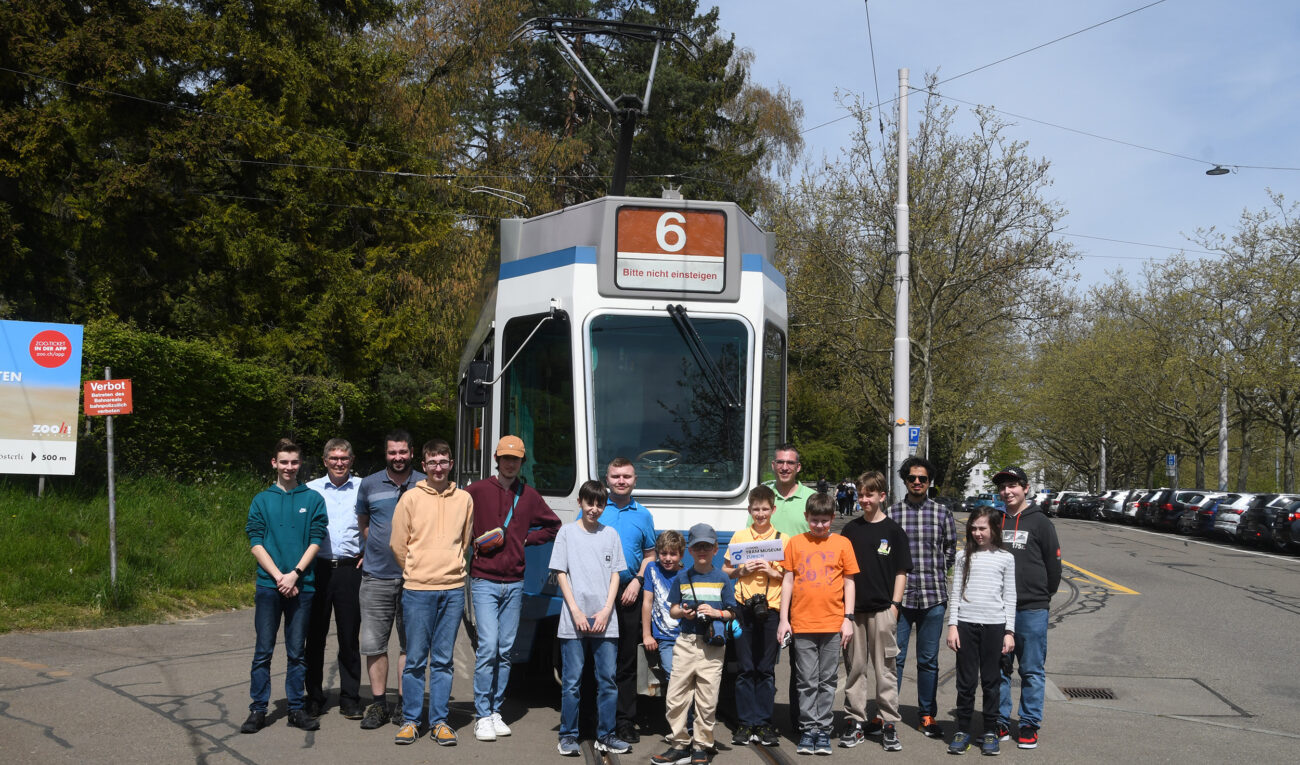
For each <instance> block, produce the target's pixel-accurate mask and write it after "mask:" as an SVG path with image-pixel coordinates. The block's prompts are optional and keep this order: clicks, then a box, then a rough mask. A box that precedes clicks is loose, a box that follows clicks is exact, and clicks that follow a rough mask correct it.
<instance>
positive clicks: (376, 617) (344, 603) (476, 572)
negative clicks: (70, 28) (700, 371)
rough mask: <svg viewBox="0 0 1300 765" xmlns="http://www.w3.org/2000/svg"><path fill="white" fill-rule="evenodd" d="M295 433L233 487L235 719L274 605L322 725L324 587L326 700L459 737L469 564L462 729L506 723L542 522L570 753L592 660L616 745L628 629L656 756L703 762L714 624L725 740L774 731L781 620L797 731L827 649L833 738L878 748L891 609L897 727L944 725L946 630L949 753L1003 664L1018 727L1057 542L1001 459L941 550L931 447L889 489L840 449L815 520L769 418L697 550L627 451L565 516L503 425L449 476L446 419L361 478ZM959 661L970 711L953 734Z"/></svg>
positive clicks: (1003, 716)
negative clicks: (950, 661)
mask: <svg viewBox="0 0 1300 765" xmlns="http://www.w3.org/2000/svg"><path fill="white" fill-rule="evenodd" d="M299 452H300V450H299V449H298V447H297V446H295V445H294V444H292V443H289V442H287V441H285V442H281V444H280V445H279V446H278V447H277V451H276V455H275V458H274V459H273V462H272V466H273V468H274V469H275V471H276V483H275V484H274V485H273V486H271V487H269V488H268V489H266V490H265V491H263V492H261V493H260V494H259V495H258V496H257V497H256V498H255V499H254V501H253V503H252V506H251V507H250V510H249V520H248V526H247V532H248V536H249V541H250V544H251V546H252V553H253V556H254V558H255V559H256V560H257V563H258V587H257V597H256V611H255V625H256V630H257V644H256V649H255V654H254V660H253V666H252V672H251V682H250V692H251V696H252V704H250V714H249V717H248V720H247V721H245V723H244V725H243V727H242V728H241V730H242V731H243V732H245V733H253V732H256V731H257V730H258V729H260V728H261V727H262V726H263V725H264V724H265V718H266V709H267V701H268V697H269V666H270V659H271V651H272V649H273V647H274V641H275V632H276V630H277V628H278V623H279V621H280V620H281V618H282V617H283V621H284V624H285V628H284V629H285V644H286V645H285V648H286V653H287V654H288V659H289V670H288V673H287V676H286V681H285V682H286V695H287V697H288V707H289V715H288V724H289V725H291V726H296V727H300V728H304V729H307V730H314V729H316V728H317V727H318V723H317V721H316V719H315V718H316V717H317V716H318V715H319V714H320V712H321V711H322V709H323V706H324V703H325V695H324V693H323V690H322V688H321V678H322V674H323V672H322V666H323V658H324V641H325V636H326V635H327V634H328V631H329V624H330V614H331V611H332V612H333V614H334V619H335V625H336V627H337V633H338V645H339V655H338V663H339V678H340V701H339V706H340V712H341V713H342V714H343V715H344V716H345V717H348V718H350V719H360V720H361V727H362V728H377V727H379V726H381V725H383V724H385V723H386V722H388V721H389V719H390V718H392V720H393V722H396V723H397V724H399V725H400V728H399V730H398V733H397V735H396V742H397V743H399V744H403V743H411V742H413V741H415V740H416V738H418V737H419V736H420V735H421V734H422V733H423V732H425V731H428V733H429V735H430V737H431V738H432V739H433V740H434V741H436V742H437V743H439V744H441V745H453V744H455V743H456V732H455V730H454V729H453V728H452V727H451V726H450V725H449V724H448V722H447V712H448V700H449V695H450V690H451V680H452V646H453V645H454V643H455V639H456V632H457V629H458V626H459V623H460V619H461V615H462V612H463V608H464V597H465V595H464V593H465V589H466V588H465V584H466V582H468V584H469V588H468V589H469V593H470V597H471V599H472V604H473V608H474V615H475V624H476V627H477V632H478V645H477V648H476V661H475V672H474V706H475V723H474V735H475V738H477V739H479V740H482V741H491V740H494V739H495V738H496V737H498V736H507V735H509V734H510V729H509V727H508V726H507V725H506V723H505V722H504V721H503V720H502V718H501V713H500V710H501V702H502V696H503V693H504V689H505V685H506V682H507V681H508V679H509V672H510V657H509V655H510V650H511V648H512V647H513V644H514V638H515V633H516V628H517V626H518V623H519V614H520V603H521V597H522V579H523V573H524V547H525V546H526V545H534V544H543V543H547V542H551V541H552V540H554V546H553V548H552V551H551V557H550V563H549V567H550V569H551V570H552V572H553V573H554V574H555V578H556V582H557V585H558V588H559V591H560V593H561V595H562V597H563V601H564V607H563V608H562V609H561V615H560V621H559V625H558V630H557V638H558V640H559V643H560V653H561V656H562V661H563V667H562V678H561V712H560V725H559V743H558V744H557V748H558V750H559V752H560V753H561V754H562V755H566V756H576V755H577V754H578V753H579V746H578V735H579V731H578V728H579V726H578V717H579V711H578V710H579V705H580V694H581V688H582V682H581V680H582V674H583V671H584V669H585V668H586V666H587V665H588V664H590V667H591V670H592V672H593V674H594V677H595V688H596V698H595V708H596V711H597V715H596V716H597V725H596V746H597V747H598V748H601V749H604V750H606V751H610V752H613V753H622V752H626V751H628V750H629V748H630V746H631V744H633V743H636V742H637V741H638V740H639V739H640V735H639V733H638V730H637V727H636V719H637V687H636V684H637V658H638V652H639V651H640V650H642V647H644V650H645V652H646V657H647V660H648V662H649V663H650V664H651V665H652V666H656V667H657V671H658V672H659V673H660V676H661V678H662V680H663V682H664V687H665V688H666V691H665V713H666V717H667V723H668V727H669V728H670V733H669V735H668V737H667V738H668V741H669V746H668V749H667V750H666V751H664V752H662V753H660V754H656V755H654V756H653V757H652V758H651V759H652V761H653V762H655V763H657V764H658V765H670V764H671V765H685V763H691V765H706V764H707V763H708V762H709V760H710V758H711V755H712V753H713V751H714V749H715V746H714V744H715V742H714V727H715V724H716V711H717V700H718V696H719V692H720V689H721V683H722V668H723V658H724V656H725V643H726V641H728V640H731V641H732V642H734V646H735V657H736V660H737V663H738V665H739V672H738V675H737V677H736V694H735V695H736V712H737V718H738V724H737V726H736V729H735V731H734V733H733V736H732V743H733V744H735V745H744V744H748V743H750V742H761V743H763V744H766V745H776V744H777V743H778V742H779V737H778V735H777V733H776V728H775V724H776V721H775V719H774V706H775V693H776V683H775V667H776V664H777V663H778V659H779V656H780V653H781V649H782V647H783V646H789V649H790V684H789V687H790V699H789V701H790V704H789V709H790V712H791V722H792V724H793V726H794V727H795V730H796V732H797V737H798V743H797V746H796V751H797V752H798V753H800V754H830V753H831V748H830V739H831V724H832V720H833V702H834V696H835V688H836V680H837V673H838V666H839V662H840V660H841V658H842V659H843V662H844V665H845V671H846V685H845V710H844V711H845V720H846V727H845V728H844V729H843V730H842V731H841V734H840V736H839V745H840V746H841V747H846V748H851V747H854V746H857V745H858V744H860V743H862V742H864V741H865V740H866V739H867V738H869V737H871V738H877V737H878V738H879V740H880V743H881V746H882V747H883V748H884V749H885V750H886V751H898V750H900V749H901V748H902V742H901V740H900V738H899V735H898V726H899V725H900V724H901V722H902V718H901V715H900V713H899V692H900V688H901V682H902V676H903V669H904V665H905V662H906V657H907V652H908V647H909V644H910V643H911V637H912V634H913V633H915V634H916V662H917V672H916V675H917V706H918V712H919V720H918V728H919V729H920V731H921V732H922V733H923V734H924V735H925V736H928V737H932V738H943V737H944V731H943V728H942V726H941V725H939V723H938V722H937V721H936V717H937V701H936V694H937V685H938V652H939V644H940V642H941V641H944V642H946V643H947V645H948V646H949V648H951V649H952V650H954V651H955V652H956V653H957V683H956V684H957V705H956V708H957V719H956V732H955V734H954V735H953V736H952V738H951V741H950V744H949V751H950V752H952V753H955V754H960V753H963V752H965V751H967V750H968V749H969V748H970V747H971V746H972V744H973V743H976V744H978V745H979V746H980V748H981V750H982V751H983V752H984V753H985V754H996V753H997V752H998V745H999V744H998V742H999V741H1005V740H1008V739H1009V738H1010V736H1011V727H1010V726H1011V713H1012V706H1013V705H1012V699H1011V688H1010V683H1011V674H1012V672H1013V671H1014V667H1015V666H1016V665H1017V664H1018V665H1019V674H1020V679H1021V698H1020V706H1019V712H1018V729H1017V731H1016V736H1017V744H1018V746H1020V747H1021V748H1033V747H1035V746H1037V744H1038V731H1039V729H1040V728H1041V726H1042V719H1043V697H1044V689H1045V674H1044V662H1045V659H1046V648H1047V646H1046V641H1047V609H1048V606H1049V604H1050V600H1051V596H1052V593H1054V592H1055V591H1056V589H1057V587H1058V585H1059V583H1060V574H1061V568H1060V548H1059V544H1058V542H1057V539H1056V533H1055V530H1054V528H1053V527H1052V524H1051V522H1050V521H1049V520H1048V519H1047V517H1046V516H1045V515H1043V514H1042V513H1041V512H1040V511H1038V509H1037V508H1036V507H1034V506H1033V505H1032V504H1030V503H1029V502H1028V501H1027V497H1026V492H1027V488H1028V479H1027V477H1026V475H1025V473H1024V471H1023V470H1021V469H1020V468H1016V467H1012V468H1007V469H1005V470H1002V471H1001V472H999V473H997V474H996V475H995V476H994V483H995V484H996V485H997V487H998V491H999V493H1000V494H1001V496H1002V498H1003V500H1004V502H1005V503H1006V506H1007V510H1006V516H1005V518H1004V517H1003V516H1002V515H1001V514H1000V513H997V512H994V511H989V510H985V511H978V512H974V513H972V514H971V516H970V518H969V519H968V520H967V523H966V534H965V546H964V549H963V550H962V551H960V553H959V551H958V550H957V532H956V522H955V520H954V518H953V516H952V513H951V512H950V511H949V510H948V508H946V507H944V506H943V505H940V504H938V503H936V502H935V501H934V500H932V499H930V497H929V491H928V489H929V486H930V483H931V481H932V479H933V476H934V467H933V465H931V464H930V463H929V462H928V461H927V460H925V459H923V458H917V457H913V458H910V459H908V460H907V461H905V462H904V463H903V465H902V466H901V469H900V476H901V477H902V478H903V480H904V481H905V483H906V486H907V493H906V495H905V497H904V498H903V499H902V500H901V501H899V502H897V503H895V504H894V505H893V506H892V507H887V505H886V496H887V483H886V479H885V477H884V476H883V475H882V474H881V473H879V472H867V473H864V474H863V475H861V476H860V477H859V478H858V479H857V481H856V482H855V485H854V487H853V489H854V500H855V503H856V504H857V505H858V507H859V508H860V509H861V510H862V514H861V516H859V517H857V518H854V519H853V520H852V521H850V522H849V523H848V524H846V525H845V526H844V528H843V530H842V533H839V534H836V533H832V532H831V523H832V521H833V519H834V518H835V516H836V514H837V512H842V511H841V510H840V509H839V507H838V506H837V505H838V503H837V501H836V500H837V498H836V497H832V496H830V495H829V494H827V493H818V492H815V491H813V490H812V489H810V488H808V487H807V486H805V485H803V484H802V483H801V482H799V480H798V474H799V472H800V470H801V465H800V463H799V454H798V451H797V449H796V448H795V447H794V445H793V444H782V445H781V446H779V447H778V448H777V449H776V450H775V454H774V457H773V460H772V470H773V473H774V475H775V479H774V480H773V481H771V482H769V483H768V484H766V485H762V486H758V487H755V488H754V489H753V490H751V491H750V493H749V496H748V510H749V516H750V519H749V524H748V525H747V526H746V528H743V529H741V530H739V531H737V532H736V533H735V534H734V535H733V536H732V538H731V543H730V544H731V549H732V550H735V551H736V555H735V556H730V555H729V556H727V557H726V558H725V562H724V563H723V564H722V565H721V566H715V564H714V559H715V556H716V555H717V553H718V550H719V547H718V537H717V533H716V531H715V530H714V529H713V528H712V527H710V526H708V525H707V524H703V523H701V524H696V525H695V526H693V527H692V528H691V529H690V530H689V532H688V533H687V535H685V536H683V535H682V534H681V533H680V532H678V531H675V530H666V531H663V532H662V533H659V534H657V535H656V533H655V529H654V519H653V516H652V515H651V513H650V512H649V510H647V509H646V508H645V507H644V506H643V505H642V504H641V503H639V502H638V501H637V500H636V499H634V498H633V496H632V494H633V490H634V489H635V486H636V470H635V467H634V465H633V464H632V463H631V461H629V460H627V459H625V458H617V459H614V460H613V461H611V462H610V463H609V465H608V466H607V469H606V474H605V481H604V483H602V482H599V481H587V482H585V483H584V484H583V485H582V486H581V487H580V488H579V492H578V505H579V508H578V509H579V511H580V512H579V515H578V519H577V520H576V521H575V522H573V523H570V524H567V525H563V526H562V525H561V523H560V521H559V519H558V518H557V517H556V516H555V514H554V513H553V512H552V511H551V510H550V508H549V507H547V505H546V503H545V502H543V501H542V499H541V497H540V495H538V494H537V492H536V491H535V490H533V489H532V488H531V487H529V486H527V485H526V483H525V482H524V481H522V480H521V479H520V477H519V472H520V469H521V467H522V465H523V462H524V460H525V458H526V452H525V448H524V444H523V442H522V441H521V440H520V439H518V438H517V437H515V436H505V437H503V438H502V439H501V440H500V441H499V442H498V444H497V449H496V452H495V458H496V463H497V473H496V475H494V476H492V477H491V478H488V479H484V480H482V481H476V482H474V483H472V484H470V485H469V486H468V487H467V488H464V489H462V488H459V487H457V486H455V484H454V483H453V482H452V481H450V479H449V475H450V472H451V468H452V457H451V450H450V447H449V446H448V445H447V444H446V442H444V441H439V440H435V441H430V442H428V443H427V444H425V445H424V447H423V449H422V457H423V461H422V463H421V465H422V466H423V467H424V468H425V471H426V472H425V473H420V472H418V471H416V470H414V469H413V467H412V460H413V455H412V453H411V444H410V437H409V436H408V435H406V434H405V433H402V432H395V433H392V434H389V436H388V438H387V440H386V442H385V456H386V463H387V464H386V468H385V470H381V471H379V472H377V473H375V474H374V475H371V476H368V477H366V478H364V479H362V480H360V481H358V480H357V479H356V478H354V477H353V476H352V475H351V472H350V468H351V464H352V460H353V454H352V450H351V447H350V445H348V444H347V442H346V441H343V440H342V439H334V440H331V441H330V442H329V443H327V444H326V448H325V455H324V456H325V465H326V471H327V474H326V475H325V476H323V477H322V478H319V479H317V480H315V481H312V482H311V483H309V484H306V485H300V484H298V482H297V473H298V469H299V468H300V454H299ZM758 543H767V544H758ZM774 543H775V544H774ZM751 550H752V551H756V552H754V554H753V555H749V554H747V551H751ZM742 553H745V554H742ZM949 571H951V572H952V579H951V586H950V584H949ZM950 596H951V597H950ZM945 624H946V625H947V630H946V640H945V630H944V626H945ZM394 625H396V627H397V631H398V639H399V641H400V643H399V645H400V649H401V654H402V656H401V659H400V661H401V663H402V669H401V682H400V687H399V694H400V695H399V700H398V704H397V707H396V708H395V709H390V708H389V707H387V705H386V704H385V696H386V692H387V687H386V684H387V676H388V671H387V670H388V667H387V655H388V644H387V643H388V638H389V635H390V633H391V631H392V628H393V626H394ZM358 634H359V639H358ZM360 655H364V656H366V657H367V662H366V663H367V674H368V675H369V680H370V690H371V693H372V696H373V700H372V701H371V703H370V704H369V705H366V706H364V707H363V705H362V701H361V699H360V693H359V685H360V680H359V675H360V668H359V656H360ZM872 673H874V681H873V680H872V677H871V675H872ZM426 674H427V675H428V684H427V691H428V702H427V705H425V702H424V697H425V692H426V679H425V678H426ZM872 682H874V688H873V686H872V684H871V683H872ZM977 685H978V686H979V687H980V688H981V689H982V691H983V705H984V706H983V723H984V724H983V729H982V730H981V731H978V734H979V735H974V734H975V733H977V732H976V731H972V730H971V717H972V715H973V705H974V697H975V688H976V686H977ZM872 699H874V701H875V713H874V714H871V713H870V712H869V703H870V701H871V700H872Z"/></svg>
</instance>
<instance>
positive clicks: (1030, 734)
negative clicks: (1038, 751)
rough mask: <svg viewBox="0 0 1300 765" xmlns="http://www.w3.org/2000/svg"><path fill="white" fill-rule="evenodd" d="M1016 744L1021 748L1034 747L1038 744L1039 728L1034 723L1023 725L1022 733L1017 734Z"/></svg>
mask: <svg viewBox="0 0 1300 765" xmlns="http://www.w3.org/2000/svg"><path fill="white" fill-rule="evenodd" d="M1016 746H1018V747H1020V748H1021V749H1034V748H1036V747H1037V746H1038V728H1035V727H1034V726H1032V725H1021V726H1020V733H1019V734H1018V735H1017V736H1016Z"/></svg>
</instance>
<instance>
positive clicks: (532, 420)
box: [499, 314, 578, 496]
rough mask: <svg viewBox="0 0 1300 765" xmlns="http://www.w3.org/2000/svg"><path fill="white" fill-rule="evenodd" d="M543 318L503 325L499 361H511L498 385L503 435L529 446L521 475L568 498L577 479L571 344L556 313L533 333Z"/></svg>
mask: <svg viewBox="0 0 1300 765" xmlns="http://www.w3.org/2000/svg"><path fill="white" fill-rule="evenodd" d="M545 316H546V314H536V315H533V316H519V317H516V318H513V319H511V320H510V321H508V322H507V323H506V329H505V333H504V336H503V343H504V345H503V347H502V354H501V358H502V359H503V360H509V359H510V358H511V357H512V356H514V354H515V352H516V351H519V349H520V346H523V350H522V351H519V355H518V356H516V357H515V358H514V361H513V362H511V363H510V366H509V368H508V369H507V370H506V374H505V377H504V378H503V379H502V380H501V382H500V383H499V384H501V385H503V386H504V387H503V388H502V389H501V399H502V418H503V419H502V425H503V430H502V432H503V433H510V434H512V435H516V436H519V437H520V438H522V439H523V441H524V444H525V445H526V446H527V447H528V459H527V460H525V461H524V467H523V470H522V474H523V476H524V480H526V481H527V482H528V484H529V485H530V486H532V487H533V488H535V489H537V491H539V492H541V493H542V494H546V495H550V496H568V495H569V494H570V493H572V491H573V486H574V483H575V481H576V479H577V474H578V471H577V462H576V460H577V452H576V447H575V436H574V431H575V427H576V426H575V421H574V412H573V366H574V359H573V343H572V340H571V339H570V332H569V321H568V317H567V316H566V315H564V314H560V315H559V316H557V317H556V318H555V319H552V320H550V321H547V322H545V323H543V324H542V325H541V327H540V328H539V329H537V334H535V335H533V337H532V339H531V340H527V344H525V343H524V341H525V340H526V339H527V338H528V335H529V333H531V332H532V331H533V329H534V328H537V327H538V322H540V321H542V319H543V318H544V317H545Z"/></svg>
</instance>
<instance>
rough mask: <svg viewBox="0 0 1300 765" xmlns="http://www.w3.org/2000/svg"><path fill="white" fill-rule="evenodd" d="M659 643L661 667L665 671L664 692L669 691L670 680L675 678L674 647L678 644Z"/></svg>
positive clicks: (661, 641)
mask: <svg viewBox="0 0 1300 765" xmlns="http://www.w3.org/2000/svg"><path fill="white" fill-rule="evenodd" d="M658 642H659V666H661V667H663V670H664V690H665V691H667V690H668V678H670V677H672V676H673V646H675V645H677V643H676V642H671V643H670V642H666V641H663V640H660V641H658Z"/></svg>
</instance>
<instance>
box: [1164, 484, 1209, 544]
mask: <svg viewBox="0 0 1300 765" xmlns="http://www.w3.org/2000/svg"><path fill="white" fill-rule="evenodd" d="M1217 496H1219V493H1218V492H1216V491H1201V490H1199V489H1198V490H1194V491H1180V492H1177V493H1175V494H1174V499H1173V502H1172V504H1173V506H1174V512H1176V513H1178V520H1177V521H1176V522H1175V523H1174V528H1175V530H1177V531H1178V533H1179V534H1191V533H1193V532H1195V530H1196V525H1197V523H1198V522H1199V518H1198V516H1199V514H1200V512H1201V505H1203V504H1206V503H1208V502H1210V501H1211V500H1213V498H1214V497H1217Z"/></svg>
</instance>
